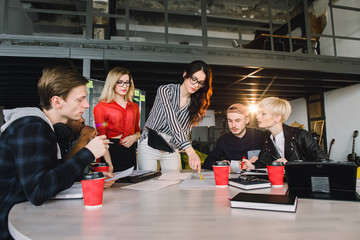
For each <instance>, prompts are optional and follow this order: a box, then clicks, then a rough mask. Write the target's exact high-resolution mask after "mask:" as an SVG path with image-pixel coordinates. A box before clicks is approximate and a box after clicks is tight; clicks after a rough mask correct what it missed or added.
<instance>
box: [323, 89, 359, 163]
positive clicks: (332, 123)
mask: <svg viewBox="0 0 360 240" xmlns="http://www.w3.org/2000/svg"><path fill="white" fill-rule="evenodd" d="M324 98H325V116H326V129H327V131H326V134H327V140H328V143H330V141H331V139H335V143H334V145H333V147H332V150H331V156H330V158H331V159H333V160H336V161H345V160H346V157H347V155H348V154H350V153H351V150H352V140H353V138H352V136H353V133H354V131H355V130H359V131H360V106H359V100H360V84H357V85H354V86H350V87H346V88H342V89H338V90H334V91H331V92H327V93H325V95H324ZM355 141H356V142H355V153H356V154H357V155H358V156H359V154H360V137H358V138H356V139H355Z"/></svg>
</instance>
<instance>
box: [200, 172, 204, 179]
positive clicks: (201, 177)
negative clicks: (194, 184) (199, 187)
mask: <svg viewBox="0 0 360 240" xmlns="http://www.w3.org/2000/svg"><path fill="white" fill-rule="evenodd" d="M199 176H200V179H201V181H203V180H204V178H203V176H201V173H199Z"/></svg>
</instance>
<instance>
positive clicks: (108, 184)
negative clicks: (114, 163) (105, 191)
mask: <svg viewBox="0 0 360 240" xmlns="http://www.w3.org/2000/svg"><path fill="white" fill-rule="evenodd" d="M102 173H103V174H104V176H105V179H108V178H112V177H115V176H114V174H112V173H110V172H102ZM114 183H115V180H111V181H105V183H104V188H109V187H111V185H113V184H114Z"/></svg>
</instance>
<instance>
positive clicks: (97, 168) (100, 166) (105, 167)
mask: <svg viewBox="0 0 360 240" xmlns="http://www.w3.org/2000/svg"><path fill="white" fill-rule="evenodd" d="M92 170H93V172H108V171H109V164H107V163H95V164H93V168H92Z"/></svg>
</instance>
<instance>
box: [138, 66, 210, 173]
mask: <svg viewBox="0 0 360 240" xmlns="http://www.w3.org/2000/svg"><path fill="white" fill-rule="evenodd" d="M211 95H212V73H211V69H210V66H209V65H207V64H206V63H205V62H203V61H199V60H198V61H194V62H192V63H190V64H189V65H188V66H187V67H186V69H185V70H184V72H183V82H182V84H168V85H163V86H160V87H159V88H158V90H157V95H156V98H155V102H154V105H153V107H152V109H151V111H150V114H149V117H148V119H147V121H146V123H145V128H144V131H143V133H142V135H141V137H140V144H139V148H138V155H137V159H138V167H139V169H140V170H157V161H159V162H160V166H161V170H165V171H166V170H180V154H179V150H184V151H185V152H186V154H187V155H188V157H189V164H190V167H191V168H192V169H197V170H198V171H199V172H200V171H201V161H200V158H199V156H198V155H197V154H196V153H195V150H194V148H193V147H192V146H191V143H190V141H189V135H190V131H191V128H192V126H194V125H196V124H197V123H199V122H200V121H201V120H202V119H203V118H204V116H205V113H206V110H207V108H208V106H209V105H210V97H211ZM147 127H148V128H150V129H152V130H155V131H156V132H157V133H158V134H160V135H161V136H162V137H163V138H164V139H165V140H166V141H167V142H168V143H169V144H170V145H171V146H173V148H174V149H175V152H172V153H169V152H164V151H161V150H159V149H155V148H152V147H150V146H149V145H150V144H151V143H150V144H149V142H148V140H149V137H148V134H149V130H148V129H147ZM151 145H152V144H151Z"/></svg>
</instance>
